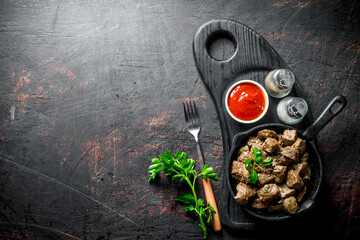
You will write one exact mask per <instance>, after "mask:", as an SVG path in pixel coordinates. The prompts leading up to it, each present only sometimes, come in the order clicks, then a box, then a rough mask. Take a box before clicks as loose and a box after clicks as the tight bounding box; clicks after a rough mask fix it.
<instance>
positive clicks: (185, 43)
mask: <svg viewBox="0 0 360 240" xmlns="http://www.w3.org/2000/svg"><path fill="white" fill-rule="evenodd" d="M359 12H360V3H359V2H358V1H339V0H336V1H322V0H312V1H305V0H295V1H285V0H277V1H276V0H271V1H270V0H268V1H261V0H242V1H226V0H218V1H203V0H199V1H185V0H184V1H175V0H172V1H171V0H170V1H164V0H163V1H161V0H149V1H147V0H127V1H85V0H83V1H10V0H8V1H1V2H0V93H1V95H0V238H1V239H11V238H20V239H21V238H29V239H136V238H139V239H152V238H159V239H201V238H202V232H201V229H200V228H199V227H198V221H197V219H196V218H194V217H193V216H189V215H188V214H187V213H186V212H185V211H184V210H183V206H182V205H180V204H178V203H176V202H175V200H174V198H175V196H178V195H179V192H180V191H182V190H184V189H185V188H183V187H182V186H180V185H179V184H178V183H171V181H169V180H168V179H167V178H161V179H159V181H158V182H156V183H154V184H148V183H147V177H148V173H147V167H148V165H149V164H150V159H151V158H153V157H156V156H157V155H159V154H161V153H162V152H164V151H166V150H172V151H174V152H175V151H178V150H182V151H185V152H187V153H188V154H189V155H190V156H192V157H194V158H195V157H196V155H197V152H196V148H195V144H194V141H193V138H192V137H191V135H190V134H189V133H188V132H187V130H186V128H185V123H184V119H183V112H182V105H181V104H182V102H183V101H184V100H185V99H188V98H191V99H195V101H196V103H197V105H198V107H199V111H200V114H201V120H202V132H201V136H200V139H201V143H202V146H203V150H204V155H205V159H206V161H207V162H208V163H209V164H210V165H211V166H213V167H214V169H215V171H216V172H217V174H218V175H219V177H220V181H219V182H216V183H213V187H214V191H215V194H216V197H217V198H218V199H219V198H220V194H221V189H222V185H223V182H222V181H223V164H222V163H223V158H222V157H223V152H222V149H223V148H222V138H221V133H220V126H219V122H218V117H217V114H216V111H215V107H214V105H213V103H212V101H211V98H210V96H209V94H208V92H207V91H206V89H205V86H204V84H203V82H202V81H201V79H200V78H199V76H198V73H197V70H196V67H195V65H194V60H193V54H192V40H193V37H194V35H195V32H196V31H197V29H198V28H199V27H200V26H201V25H202V24H203V23H205V22H207V21H209V20H212V19H218V18H229V19H233V20H235V21H239V22H241V23H243V24H245V25H248V26H249V27H251V28H253V29H254V30H255V31H257V32H258V33H259V34H261V35H262V36H263V37H264V38H265V39H266V40H267V41H269V43H270V44H271V45H272V46H273V47H274V49H275V50H276V51H277V52H278V53H279V54H280V56H281V57H282V58H283V59H284V60H285V62H286V63H287V64H288V65H289V66H290V68H291V69H292V70H293V71H294V73H295V75H296V76H297V78H298V80H299V81H300V82H301V84H302V85H303V86H304V88H305V89H304V93H305V96H304V97H305V98H306V100H307V101H308V104H309V107H310V109H311V112H312V114H313V116H314V117H317V116H318V115H319V114H320V113H321V111H322V110H323V109H324V107H325V106H326V105H327V103H328V102H329V101H330V99H332V98H333V97H334V96H336V95H339V94H342V95H344V96H346V97H347V99H348V105H347V107H346V109H345V110H344V111H343V112H342V113H340V114H339V115H338V117H336V118H335V119H334V120H333V121H332V122H330V123H329V124H328V125H327V126H326V127H325V128H324V129H323V130H322V131H321V132H320V134H319V135H318V138H317V145H318V150H319V152H320V155H321V157H322V159H323V165H324V182H323V186H322V191H321V196H320V199H319V203H318V205H317V207H316V208H315V209H314V211H313V212H312V213H311V214H309V216H307V217H306V218H304V219H302V220H301V221H298V222H296V224H297V225H298V226H299V228H301V230H300V231H298V232H296V236H308V235H309V233H310V232H316V233H318V234H319V236H320V234H321V237H322V238H321V239H346V238H348V239H354V238H355V237H356V236H358V235H359V233H360V228H359V227H360V219H359V217H360V204H359V203H360V191H359V190H360V187H359V183H360V174H359V171H360V169H359V167H360V164H359V156H358V155H359V154H360V150H359V140H360V137H359V133H360V128H359V120H360V119H359V100H360V95H359V91H360V81H359V77H360V68H359V59H360V39H359V26H360V16H359ZM227 48H228V47H227V44H222V43H221V42H220V44H218V45H217V49H214V51H215V52H217V53H218V55H221V54H224V55H227V52H228V49H227ZM198 190H199V192H200V193H201V195H203V193H202V189H201V187H199V189H198ZM218 204H219V205H221V204H222V203H221V202H220V201H218ZM304 222H307V223H310V224H305V223H304ZM267 234H269V232H264V231H261V230H259V231H257V232H252V233H248V232H241V231H232V230H230V229H224V231H222V232H220V233H214V232H210V236H209V239H222V238H229V239H230V238H239V239H256V238H261V237H264V236H266V235H267ZM278 237H279V238H281V237H282V236H281V235H279V236H278Z"/></svg>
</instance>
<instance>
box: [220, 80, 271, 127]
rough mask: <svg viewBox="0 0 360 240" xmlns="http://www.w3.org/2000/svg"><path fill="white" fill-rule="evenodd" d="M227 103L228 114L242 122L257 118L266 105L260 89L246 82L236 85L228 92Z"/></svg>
mask: <svg viewBox="0 0 360 240" xmlns="http://www.w3.org/2000/svg"><path fill="white" fill-rule="evenodd" d="M227 101H228V106H229V110H230V112H231V113H232V114H233V115H234V116H235V117H236V118H238V119H240V120H243V121H250V120H254V119H256V118H258V117H259V116H260V115H261V114H262V112H263V111H264V110H265V105H266V99H265V95H264V93H263V91H262V90H261V88H259V87H258V86H256V85H255V84H253V83H248V82H245V83H240V84H239V85H236V86H235V87H234V88H233V89H232V90H231V91H230V94H229V96H228V100H227Z"/></svg>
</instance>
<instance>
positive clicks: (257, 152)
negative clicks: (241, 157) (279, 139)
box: [245, 147, 273, 184]
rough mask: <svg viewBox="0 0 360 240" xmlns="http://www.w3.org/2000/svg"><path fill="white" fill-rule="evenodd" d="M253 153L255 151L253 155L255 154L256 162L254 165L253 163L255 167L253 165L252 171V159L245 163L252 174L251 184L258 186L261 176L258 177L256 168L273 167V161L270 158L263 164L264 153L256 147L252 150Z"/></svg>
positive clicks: (250, 177)
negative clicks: (259, 166)
mask: <svg viewBox="0 0 360 240" xmlns="http://www.w3.org/2000/svg"><path fill="white" fill-rule="evenodd" d="M252 151H253V153H254V159H255V161H254V163H253V165H252V169H251V170H250V165H251V162H252V160H251V158H248V159H247V160H246V161H245V168H246V169H247V170H248V171H249V172H250V176H249V182H250V183H251V184H256V183H257V181H258V180H259V176H258V174H257V173H256V171H255V166H256V165H261V166H268V165H272V163H273V159H272V158H270V159H269V160H267V161H265V162H263V161H262V157H263V154H262V152H261V151H260V150H259V149H258V148H256V147H254V148H253V149H252Z"/></svg>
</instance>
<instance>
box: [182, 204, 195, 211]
mask: <svg viewBox="0 0 360 240" xmlns="http://www.w3.org/2000/svg"><path fill="white" fill-rule="evenodd" d="M184 210H185V211H187V212H191V211H194V210H195V207H194V206H193V205H189V206H187V207H185V208H184Z"/></svg>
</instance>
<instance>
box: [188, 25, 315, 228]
mask: <svg viewBox="0 0 360 240" xmlns="http://www.w3.org/2000/svg"><path fill="white" fill-rule="evenodd" d="M222 38H225V39H229V40H231V42H233V44H234V46H235V52H234V54H233V55H232V56H231V57H230V58H229V59H227V60H223V61H219V60H216V59H214V58H212V57H211V56H210V55H209V51H210V46H211V43H212V42H214V41H215V40H216V39H222ZM193 53H194V59H195V64H196V67H197V69H198V71H199V74H200V76H201V78H202V80H203V81H204V83H205V85H206V87H207V89H208V91H209V92H210V95H211V97H212V99H213V101H214V104H215V107H216V111H217V113H218V115H219V121H220V127H221V133H222V138H223V148H224V162H223V166H224V171H226V169H225V166H226V164H227V161H228V157H229V151H230V148H231V145H232V140H233V137H234V136H235V135H236V134H237V133H239V132H243V131H246V130H248V129H250V128H253V127H255V126H257V125H260V124H265V123H280V120H279V118H278V117H277V115H276V106H277V104H278V102H279V101H280V99H275V98H272V97H271V96H269V100H270V103H269V104H270V105H269V110H268V112H267V113H266V115H265V116H264V117H263V118H262V119H261V120H260V121H258V122H256V123H253V124H241V123H238V122H236V121H235V120H233V119H232V118H231V117H230V115H229V114H228V113H227V112H226V109H225V100H224V98H225V94H226V91H227V89H228V88H229V87H230V86H231V85H232V83H234V82H236V81H238V80H245V79H249V80H254V81H257V82H259V83H260V84H261V85H262V86H264V80H265V77H266V75H267V74H268V73H269V72H270V71H272V70H274V69H280V68H287V69H289V67H288V66H287V65H286V63H285V62H284V60H283V59H282V58H281V57H280V56H279V54H277V53H276V52H275V50H274V49H273V48H272V47H271V46H270V44H269V43H268V42H267V41H266V40H265V39H264V38H263V37H262V36H260V35H259V34H258V33H256V32H255V31H254V30H252V29H250V28H249V27H247V26H245V25H243V24H241V23H239V22H235V21H232V20H226V19H221V20H212V21H210V22H207V23H205V24H204V25H202V26H201V27H200V28H199V30H198V31H197V33H196V35H195V38H194V42H193ZM290 70H291V69H290ZM289 95H290V96H300V97H303V91H302V87H301V85H300V83H299V80H298V79H297V78H296V81H295V84H294V87H293V90H292V91H291V93H290V94H289ZM305 100H306V99H305ZM311 123H312V117H311V113H310V111H309V112H308V114H307V116H306V118H305V119H304V120H303V121H302V122H301V123H300V124H298V125H296V126H295V127H296V128H298V129H300V130H301V129H305V128H306V127H307V126H309V125H310V124H311ZM225 174H226V173H225ZM225 174H224V176H225ZM225 180H226V179H225V177H224V180H223V188H222V189H223V190H222V196H221V199H220V201H218V202H219V211H220V217H221V220H222V224H223V225H225V226H227V227H230V228H232V229H242V230H254V229H255V228H256V225H257V221H256V220H255V219H254V218H252V217H251V216H250V215H247V213H245V212H244V211H243V210H242V209H241V207H240V206H239V205H238V203H237V202H236V201H235V200H234V199H233V197H232V196H231V194H230V192H229V189H228V186H227V184H226V181H225Z"/></svg>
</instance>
